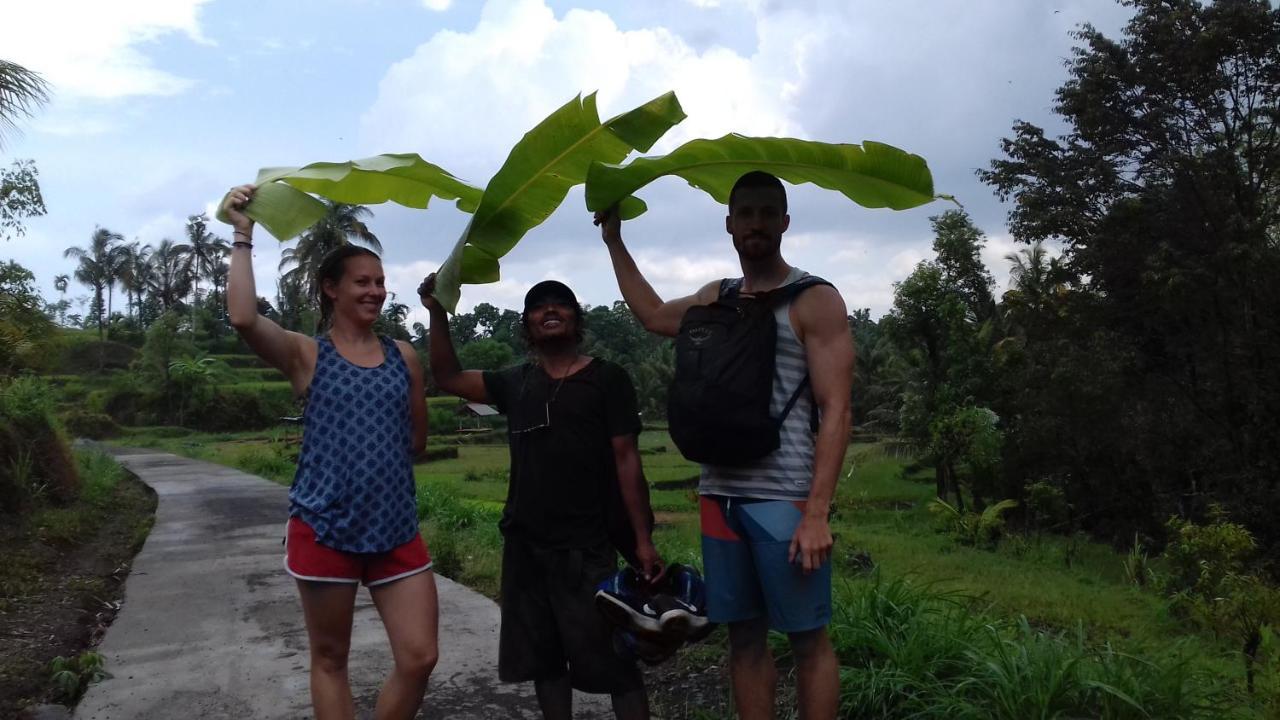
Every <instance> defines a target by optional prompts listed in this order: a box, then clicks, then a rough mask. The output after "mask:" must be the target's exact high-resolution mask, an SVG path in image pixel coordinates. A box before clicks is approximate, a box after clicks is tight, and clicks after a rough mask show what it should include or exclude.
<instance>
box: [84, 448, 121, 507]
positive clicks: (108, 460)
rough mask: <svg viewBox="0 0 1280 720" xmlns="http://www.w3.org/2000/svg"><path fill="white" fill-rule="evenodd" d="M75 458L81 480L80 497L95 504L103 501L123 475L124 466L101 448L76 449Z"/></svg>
mask: <svg viewBox="0 0 1280 720" xmlns="http://www.w3.org/2000/svg"><path fill="white" fill-rule="evenodd" d="M75 460H76V468H77V470H78V471H79V473H80V480H81V490H80V499H81V500H82V501H84V502H87V503H91V504H95V505H100V504H102V503H104V502H105V501H106V500H107V498H108V497H109V496H110V495H111V493H112V492H114V491H115V489H116V485H117V484H118V483H119V482H120V480H121V478H123V477H124V468H123V467H122V466H121V465H120V463H118V462H116V461H115V458H113V457H111V456H110V455H108V454H107V453H105V452H102V451H101V450H77V451H76V452H75Z"/></svg>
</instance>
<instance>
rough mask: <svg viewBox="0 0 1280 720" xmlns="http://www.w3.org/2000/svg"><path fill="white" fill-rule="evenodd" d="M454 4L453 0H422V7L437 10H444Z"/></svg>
mask: <svg viewBox="0 0 1280 720" xmlns="http://www.w3.org/2000/svg"><path fill="white" fill-rule="evenodd" d="M450 5H453V0H422V7H424V8H426V9H428V10H435V11H436V12H444V11H445V10H448V9H449V6H450Z"/></svg>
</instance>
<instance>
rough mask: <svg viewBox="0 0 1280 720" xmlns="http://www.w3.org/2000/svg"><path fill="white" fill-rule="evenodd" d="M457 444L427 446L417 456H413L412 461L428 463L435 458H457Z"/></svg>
mask: <svg viewBox="0 0 1280 720" xmlns="http://www.w3.org/2000/svg"><path fill="white" fill-rule="evenodd" d="M457 459H458V446H457V445H438V446H436V447H428V448H427V449H426V450H423V451H422V452H421V453H420V454H419V455H418V457H416V458H414V462H418V463H428V462H434V461H436V460H457Z"/></svg>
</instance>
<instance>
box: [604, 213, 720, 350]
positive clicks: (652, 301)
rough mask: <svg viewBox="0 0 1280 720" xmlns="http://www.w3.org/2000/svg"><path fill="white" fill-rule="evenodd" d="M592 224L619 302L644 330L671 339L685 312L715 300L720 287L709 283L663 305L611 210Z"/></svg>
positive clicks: (616, 214) (678, 328)
mask: <svg viewBox="0 0 1280 720" xmlns="http://www.w3.org/2000/svg"><path fill="white" fill-rule="evenodd" d="M595 222H596V224H597V225H599V226H600V237H601V239H603V240H604V245H605V247H607V248H609V259H610V260H611V261H612V262H613V274H614V276H616V277H617V278H618V290H620V291H621V292H622V299H623V300H625V301H626V302H627V306H628V307H630V308H631V312H633V313H635V316H636V319H637V320H639V321H640V324H641V325H643V326H644V329H645V330H648V331H649V332H651V333H654V334H657V335H663V336H666V337H675V336H676V334H677V333H679V332H680V321H681V320H683V319H684V314H685V312H686V311H688V310H689V308H691V307H693V306H694V305H707V304H709V303H711V302H712V301H714V300H715V299H716V296H717V295H718V294H719V289H720V285H719V283H717V282H712V283H708V284H707V285H705V286H703V288H702V289H701V290H699V291H698V292H697V293H695V294H693V295H689V296H686V297H682V298H678V299H676V300H670V301H663V299H662V298H661V297H659V296H658V293H657V292H655V291H654V289H653V286H652V285H650V284H649V281H648V280H646V279H645V277H644V274H642V273H641V272H640V268H639V267H637V266H636V261H635V259H634V258H632V257H631V253H630V252H629V251H628V250H627V246H626V245H625V244H623V242H622V220H621V219H620V218H619V217H618V213H617V212H616V211H615V210H613V209H610V210H607V211H605V212H602V213H596V219H595Z"/></svg>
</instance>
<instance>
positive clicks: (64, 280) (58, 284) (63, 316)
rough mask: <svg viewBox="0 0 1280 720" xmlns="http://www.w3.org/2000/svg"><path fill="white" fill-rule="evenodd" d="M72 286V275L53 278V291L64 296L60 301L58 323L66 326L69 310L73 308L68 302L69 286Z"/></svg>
mask: <svg viewBox="0 0 1280 720" xmlns="http://www.w3.org/2000/svg"><path fill="white" fill-rule="evenodd" d="M70 284H71V276H70V275H57V276H55V277H54V278H53V289H54V290H57V291H58V294H60V295H61V296H62V299H61V300H59V303H60V304H61V309H60V310H59V311H58V322H59V323H60V324H63V325H65V324H66V323H67V308H69V307H71V303H69V302H68V301H67V286H68V285H70Z"/></svg>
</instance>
